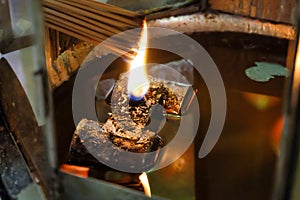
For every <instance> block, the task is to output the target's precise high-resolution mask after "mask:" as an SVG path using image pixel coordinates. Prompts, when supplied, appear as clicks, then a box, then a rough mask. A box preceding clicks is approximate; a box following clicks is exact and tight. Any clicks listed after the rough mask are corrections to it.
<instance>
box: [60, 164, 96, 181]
mask: <svg viewBox="0 0 300 200" xmlns="http://www.w3.org/2000/svg"><path fill="white" fill-rule="evenodd" d="M89 170H90V169H89V168H88V167H80V166H75V165H68V164H63V165H61V167H60V171H62V172H65V173H69V174H73V175H75V176H79V177H82V178H87V177H88V176H89V175H88V174H89Z"/></svg>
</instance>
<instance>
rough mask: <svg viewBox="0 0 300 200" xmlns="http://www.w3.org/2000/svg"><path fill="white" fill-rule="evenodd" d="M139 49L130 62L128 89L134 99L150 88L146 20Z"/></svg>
mask: <svg viewBox="0 0 300 200" xmlns="http://www.w3.org/2000/svg"><path fill="white" fill-rule="evenodd" d="M143 25H144V26H143V29H142V33H141V39H140V41H139V49H138V51H137V54H136V56H135V57H134V58H133V59H132V60H131V62H130V72H129V77H128V84H127V91H128V94H129V95H130V96H131V97H133V99H136V100H140V99H141V98H143V96H144V95H145V94H146V92H147V91H148V89H149V80H148V74H147V72H146V69H145V65H146V48H147V40H148V36H147V23H146V21H145V20H144V23H143Z"/></svg>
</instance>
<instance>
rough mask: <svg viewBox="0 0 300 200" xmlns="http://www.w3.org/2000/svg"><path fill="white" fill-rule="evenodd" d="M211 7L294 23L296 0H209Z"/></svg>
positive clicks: (248, 15)
mask: <svg viewBox="0 0 300 200" xmlns="http://www.w3.org/2000/svg"><path fill="white" fill-rule="evenodd" d="M208 3H209V5H210V8H211V9H213V10H220V11H224V12H228V13H233V14H239V15H244V16H247V17H253V18H257V19H264V20H271V21H275V22H283V23H289V24H293V21H294V19H293V18H294V14H295V8H296V0H222V1H220V0H208Z"/></svg>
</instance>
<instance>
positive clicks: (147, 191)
mask: <svg viewBox="0 0 300 200" xmlns="http://www.w3.org/2000/svg"><path fill="white" fill-rule="evenodd" d="M139 179H140V181H141V183H142V185H143V187H144V191H145V195H146V196H148V197H151V190H150V185H149V180H148V177H147V174H146V173H145V172H143V173H142V174H141V175H140V176H139Z"/></svg>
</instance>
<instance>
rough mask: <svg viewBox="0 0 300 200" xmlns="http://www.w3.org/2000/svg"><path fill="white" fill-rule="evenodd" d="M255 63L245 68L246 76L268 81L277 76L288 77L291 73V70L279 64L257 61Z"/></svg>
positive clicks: (259, 80) (255, 79)
mask: <svg viewBox="0 0 300 200" xmlns="http://www.w3.org/2000/svg"><path fill="white" fill-rule="evenodd" d="M255 65H256V66H252V67H249V68H247V69H246V70H245V74H246V76H247V77H248V78H250V79H251V80H254V81H258V82H267V81H269V80H270V79H271V78H275V76H285V77H288V75H289V70H288V69H287V68H285V67H284V66H282V65H279V64H275V63H267V62H255Z"/></svg>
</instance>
